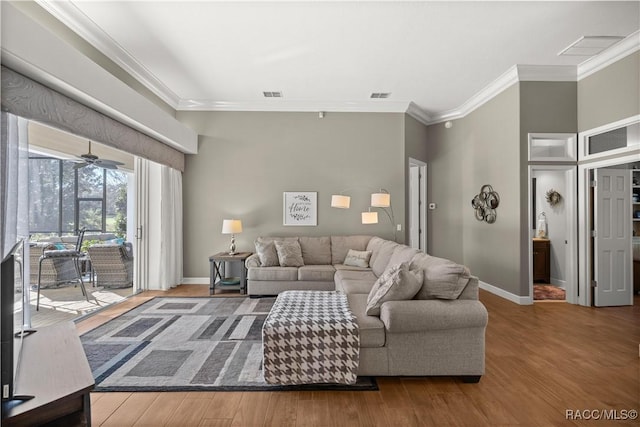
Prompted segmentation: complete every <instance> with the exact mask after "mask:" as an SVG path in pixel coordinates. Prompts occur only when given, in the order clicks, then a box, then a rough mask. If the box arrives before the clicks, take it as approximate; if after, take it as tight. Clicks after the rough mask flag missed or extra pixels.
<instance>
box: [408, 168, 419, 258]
mask: <svg viewBox="0 0 640 427" xmlns="http://www.w3.org/2000/svg"><path fill="white" fill-rule="evenodd" d="M420 203H421V200H420V169H419V168H418V166H413V165H411V166H410V167H409V246H411V247H412V248H415V249H422V248H421V247H420Z"/></svg>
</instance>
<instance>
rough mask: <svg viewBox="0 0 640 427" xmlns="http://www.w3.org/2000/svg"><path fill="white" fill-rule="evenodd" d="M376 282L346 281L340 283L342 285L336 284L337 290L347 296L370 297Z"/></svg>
mask: <svg viewBox="0 0 640 427" xmlns="http://www.w3.org/2000/svg"><path fill="white" fill-rule="evenodd" d="M374 283H375V281H374V280H366V279H344V280H342V281H341V282H340V285H338V284H337V283H336V290H338V291H342V292H344V293H345V294H365V295H369V293H370V292H371V288H373V284H374Z"/></svg>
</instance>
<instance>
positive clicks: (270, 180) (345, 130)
mask: <svg viewBox="0 0 640 427" xmlns="http://www.w3.org/2000/svg"><path fill="white" fill-rule="evenodd" d="M177 118H178V120H180V121H182V122H183V123H185V124H187V125H188V126H190V127H192V128H193V129H194V130H196V131H197V132H198V133H199V134H200V138H199V144H198V154H197V155H187V156H186V165H185V173H184V175H183V200H184V248H185V249H184V276H185V277H206V276H208V274H209V271H208V268H209V266H208V256H209V255H211V254H213V253H215V252H218V251H222V250H226V249H227V247H228V244H229V236H227V235H222V234H221V233H220V230H221V227H222V220H223V219H225V218H239V219H241V220H242V223H243V228H244V231H243V233H242V234H240V235H238V236H237V237H236V242H237V246H238V249H239V250H253V241H254V239H255V238H256V237H258V236H262V235H264V236H266V235H270V236H286V235H294V236H295V235H308V236H327V235H332V234H372V235H379V236H382V237H384V238H393V226H392V224H390V222H389V220H388V219H387V218H386V215H384V214H382V213H381V214H379V219H380V222H379V223H378V224H376V225H362V224H361V222H360V213H361V212H362V211H363V210H366V209H367V207H368V206H369V203H370V194H371V189H378V188H381V187H382V188H386V189H388V190H389V191H390V193H391V201H392V204H393V208H394V211H395V217H396V218H395V219H396V222H398V223H401V224H402V225H403V229H404V220H403V218H404V216H405V208H404V204H405V188H404V180H405V163H406V160H405V154H404V145H405V141H404V114H384V113H326V115H325V117H324V119H319V118H318V114H317V113H276V112H266V113H265V112H178V113H177ZM348 187H353V190H350V191H348V192H347V193H348V194H350V195H351V196H352V199H351V209H348V210H342V209H335V208H331V207H330V201H331V195H332V194H335V193H338V192H340V190H342V189H345V188H348ZM284 191H317V192H318V226H317V227H285V226H283V225H282V203H283V202H282V193H283V192H284ZM398 237H399V240H400V241H404V240H403V237H404V233H399V234H398Z"/></svg>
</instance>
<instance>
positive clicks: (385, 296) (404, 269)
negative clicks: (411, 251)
mask: <svg viewBox="0 0 640 427" xmlns="http://www.w3.org/2000/svg"><path fill="white" fill-rule="evenodd" d="M421 286H422V272H421V271H420V270H415V271H414V270H409V263H408V262H403V263H401V264H396V265H393V266H390V267H388V268H387V269H386V270H385V271H384V272H383V273H382V274H381V275H380V277H378V280H376V283H374V285H373V288H371V292H369V296H368V298H367V314H368V315H369V316H379V315H380V307H382V303H384V302H387V301H405V300H410V299H411V298H413V297H414V296H415V294H416V293H417V292H418V290H420V287H421Z"/></svg>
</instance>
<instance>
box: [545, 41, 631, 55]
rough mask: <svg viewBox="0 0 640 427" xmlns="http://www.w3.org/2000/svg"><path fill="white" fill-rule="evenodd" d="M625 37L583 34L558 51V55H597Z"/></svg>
mask: <svg viewBox="0 0 640 427" xmlns="http://www.w3.org/2000/svg"><path fill="white" fill-rule="evenodd" d="M623 38H624V37H620V36H583V37H580V38H579V39H578V40H576V41H575V42H573V43H571V45H569V46H568V47H567V48H565V49H564V50H562V51H561V52H560V53H558V56H595V55H598V54H599V53H600V52H602V51H603V50H605V49H607V48H609V47H611V46H613V45H614V44H616V43H618V42H619V41H620V40H622V39H623Z"/></svg>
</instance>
